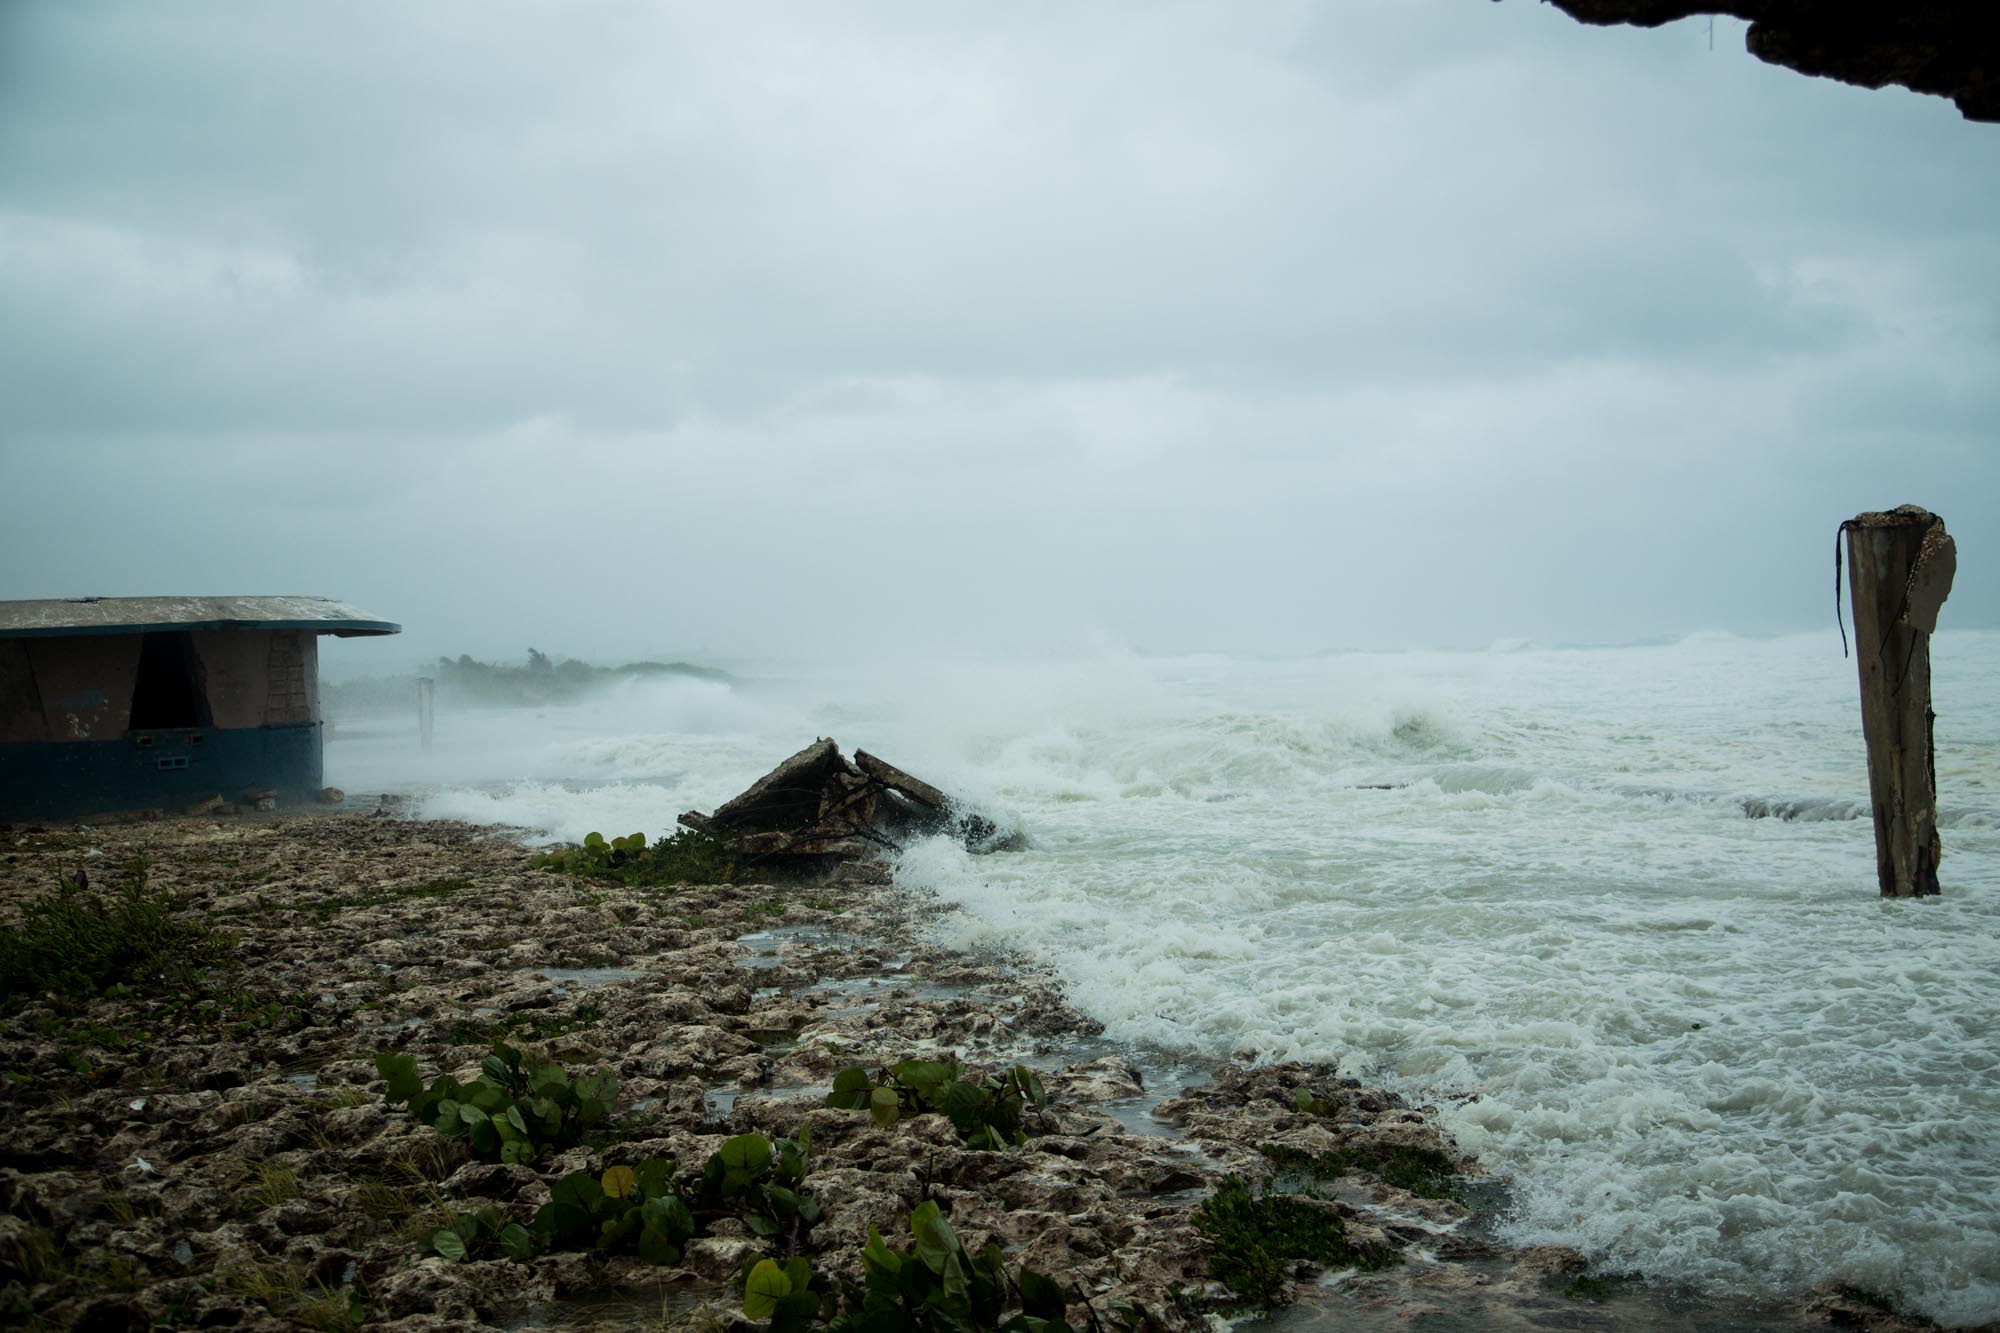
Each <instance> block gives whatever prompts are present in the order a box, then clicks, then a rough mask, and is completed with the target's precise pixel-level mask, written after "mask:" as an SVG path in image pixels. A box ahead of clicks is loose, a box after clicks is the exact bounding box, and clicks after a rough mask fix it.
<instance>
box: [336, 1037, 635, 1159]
mask: <svg viewBox="0 0 2000 1333" xmlns="http://www.w3.org/2000/svg"><path fill="white" fill-rule="evenodd" d="M375 1068H376V1070H377V1071H378V1072H379V1073H380V1074H381V1075H382V1077H383V1078H384V1079H385V1080H386V1081H387V1082H388V1085H389V1087H388V1092H387V1100H388V1103H389V1105H391V1106H394V1105H396V1104H397V1103H399V1102H407V1103H409V1107H410V1111H411V1112H412V1113H413V1114H414V1115H415V1116H416V1117H417V1119H419V1120H421V1121H423V1122H424V1123H425V1124H427V1125H429V1126H430V1127H431V1128H433V1129H435V1130H436V1131H437V1132H438V1133H440V1134H442V1135H444V1136H445V1137H447V1138H457V1139H464V1140H465V1142H466V1143H467V1144H468V1145H469V1146H470V1147H471V1149H472V1151H473V1152H474V1153H475V1154H477V1155H478V1156H480V1157H483V1158H485V1159H486V1160H487V1161H495V1162H530V1161H533V1160H534V1159H535V1158H536V1157H537V1156H539V1155H540V1154H541V1153H542V1151H543V1150H545V1149H561V1148H568V1147H571V1146H573V1145H574V1144H576V1143H578V1142H580V1141H581V1140H582V1138H583V1134H584V1131H585V1130H586V1129H588V1128H589V1127H590V1126H592V1125H594V1124H596V1123H597V1122H598V1121H600V1120H602V1119H603V1118H604V1117H605V1115H606V1114H607V1113H608V1112H609V1111H610V1109H611V1104H612V1103H613V1102H614V1101H616V1100H617V1097H618V1078H617V1076H616V1075H614V1074H611V1073H609V1072H608V1071H605V1070H593V1071H591V1072H590V1073H588V1074H581V1075H578V1076H576V1077H574V1078H572V1077H571V1076H570V1074H569V1073H568V1072H567V1071H566V1070H564V1069H563V1067H562V1066H561V1065H559V1064H557V1063H556V1062H555V1061H553V1060H538V1059H534V1058H533V1057H530V1056H526V1055H523V1054H522V1053H521V1052H520V1051H518V1050H516V1049H515V1048H514V1047H512V1046H509V1045H508V1044H507V1043H505V1042H495V1043H494V1044H493V1049H492V1053H491V1054H489V1055H488V1056H487V1057H486V1059H485V1060H484V1061H483V1062H482V1063H481V1064H480V1066H479V1077H478V1078H475V1079H473V1080H472V1081H471V1082H469V1083H461V1082H459V1081H458V1080H457V1079H456V1078H454V1077H452V1076H451V1075H450V1074H441V1075H439V1076H438V1078H437V1079H436V1081H434V1082H433V1083H431V1085H430V1086H429V1087H425V1086H424V1082H423V1080H422V1078H420V1077H419V1076H418V1074H417V1062H416V1058H415V1057H414V1056H411V1055H408V1054H406V1053H403V1052H397V1051H384V1052H382V1053H381V1054H380V1055H377V1056H376V1057H375Z"/></svg>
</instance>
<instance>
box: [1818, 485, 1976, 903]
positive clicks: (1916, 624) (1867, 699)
mask: <svg viewBox="0 0 2000 1333" xmlns="http://www.w3.org/2000/svg"><path fill="white" fill-rule="evenodd" d="M1840 530H1841V532H1842V534H1843V535H1844V536H1845V538H1846V541H1847V580H1848V582H1847V587H1848V596H1849V597H1850V599H1851V600H1852V601H1853V603H1854V656H1855V659H1856V664H1857V665H1858V666H1859V668H1860V671H1861V735H1862V739H1863V740H1865V741H1866V742H1867V746H1868V796H1869V803H1870V805H1871V806H1872V807H1873V809H1874V815H1875V877H1876V881H1877V883H1879V884H1880V886H1881V889H1882V896H1883V897H1885V898H1923V897H1928V896H1930V895H1931V894H1934V893H1936V892H1938V874H1937V870H1938V858H1939V856H1940V855H1942V852H1943V844H1942V843H1941V841H1940V840H1939V838H1938V831H1937V746H1936V742H1935V738H1934V728H1935V726H1936V723H1937V714H1936V713H1934V712H1932V711H1931V648H1930V641H1931V631H1932V630H1934V629H1936V628H1937V618H1938V609H1939V608H1940V607H1942V606H1943V605H1944V599H1945V597H1946V596H1948V595H1949V594H1950V592H1951V579H1952V575H1953V573H1954V572H1956V570H1957V568H1958V548H1957V546H1956V545H1955V544H1954V543H1953V542H1952V539H1951V537H1950V535H1949V534H1948V533H1946V532H1945V530H1944V520H1943V519H1941V518H1939V517H1938V516H1937V515H1936V514H1933V513H1931V512H1929V511H1928V510H1925V509H1919V508H1918V507H1917V506H1916V505H1904V506H1902V507H1901V508H1899V509H1892V510H1888V511H1887V512H1881V513H1866V514H1857V515H1856V516H1855V517H1853V518H1851V519H1849V520H1847V522H1845V523H1843V524H1841V525H1840Z"/></svg>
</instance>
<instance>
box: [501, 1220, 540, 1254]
mask: <svg viewBox="0 0 2000 1333" xmlns="http://www.w3.org/2000/svg"><path fill="white" fill-rule="evenodd" d="M500 1250H501V1253H503V1254H505V1255H506V1256H507V1257H508V1258H509V1259H512V1260H514V1261H515V1262H516V1263H526V1262H527V1261H528V1260H530V1259H532V1258H534V1257H535V1238H534V1236H533V1235H532V1234H530V1233H529V1231H528V1229H527V1228H526V1227H524V1226H522V1225H521V1224H520V1223H519V1222H509V1223H508V1224H507V1225H506V1226H504V1227H502V1228H500Z"/></svg>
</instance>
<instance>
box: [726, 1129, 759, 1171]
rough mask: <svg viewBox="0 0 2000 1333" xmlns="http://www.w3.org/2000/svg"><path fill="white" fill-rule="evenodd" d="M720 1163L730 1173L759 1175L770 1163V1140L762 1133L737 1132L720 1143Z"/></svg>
mask: <svg viewBox="0 0 2000 1333" xmlns="http://www.w3.org/2000/svg"><path fill="white" fill-rule="evenodd" d="M722 1165H723V1167H724V1168H725V1169H727V1170H728V1171H729V1173H730V1174H731V1175H738V1174H740V1175H742V1176H744V1177H746V1178H747V1177H754V1176H757V1175H760V1174H762V1173H763V1171H764V1169H765V1168H766V1167H768V1166H770V1165H771V1141H770V1140H769V1139H767V1138H765V1137H764V1136H763V1135H762V1134H738V1135H737V1136H736V1137H735V1138H733V1139H730V1140H729V1141H728V1142H726V1143H724V1144H723V1145H722Z"/></svg>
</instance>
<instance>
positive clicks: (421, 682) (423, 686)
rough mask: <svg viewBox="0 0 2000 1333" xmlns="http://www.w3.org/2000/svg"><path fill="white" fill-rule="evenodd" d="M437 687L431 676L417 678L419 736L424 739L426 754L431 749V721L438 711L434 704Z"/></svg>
mask: <svg viewBox="0 0 2000 1333" xmlns="http://www.w3.org/2000/svg"><path fill="white" fill-rule="evenodd" d="M436 685H437V682H436V681H434V680H432V679H431V678H430V677H429V676H418V677H417V734H418V735H419V736H421V737H422V738H423V742H424V751H425V753H429V751H430V748H431V720H432V718H433V717H434V716H435V714H436V711H437V710H436V708H435V707H434V706H433V703H432V691H433V690H434V689H435V687H436Z"/></svg>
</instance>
